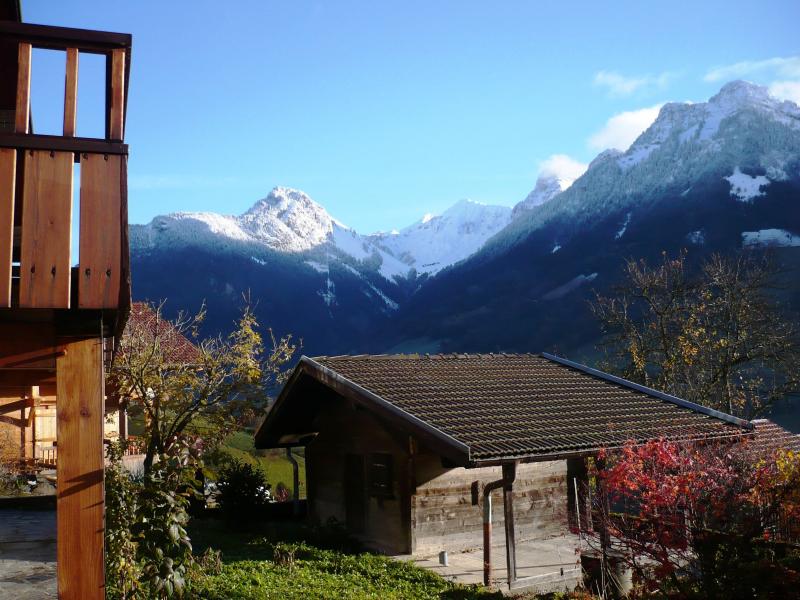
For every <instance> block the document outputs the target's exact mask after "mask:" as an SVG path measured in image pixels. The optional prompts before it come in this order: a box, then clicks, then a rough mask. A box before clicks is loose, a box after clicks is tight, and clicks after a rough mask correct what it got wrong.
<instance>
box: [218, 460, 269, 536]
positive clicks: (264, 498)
mask: <svg viewBox="0 0 800 600" xmlns="http://www.w3.org/2000/svg"><path fill="white" fill-rule="evenodd" d="M217 489H218V490H219V496H218V497H217V502H218V503H219V506H220V509H221V510H222V514H223V515H224V517H225V519H226V521H227V522H228V523H229V524H230V525H231V526H233V527H236V528H244V527H247V526H248V525H250V523H251V522H252V520H253V519H257V518H258V517H259V516H260V514H259V512H260V511H261V510H262V509H263V508H264V507H265V506H266V505H267V504H269V502H270V494H269V484H268V483H267V479H266V477H265V476H264V473H263V472H262V471H261V469H259V468H258V467H254V466H253V465H251V464H249V463H244V462H240V461H238V460H234V461H232V462H231V463H229V464H228V465H226V466H225V467H224V468H223V469H222V472H221V473H220V475H219V480H218V481H217Z"/></svg>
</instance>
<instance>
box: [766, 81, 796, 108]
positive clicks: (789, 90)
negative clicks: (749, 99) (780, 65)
mask: <svg viewBox="0 0 800 600" xmlns="http://www.w3.org/2000/svg"><path fill="white" fill-rule="evenodd" d="M769 93H770V95H772V96H775V97H776V98H780V99H781V100H791V101H792V102H794V103H795V104H797V105H798V106H800V81H773V82H772V83H771V84H770V86H769Z"/></svg>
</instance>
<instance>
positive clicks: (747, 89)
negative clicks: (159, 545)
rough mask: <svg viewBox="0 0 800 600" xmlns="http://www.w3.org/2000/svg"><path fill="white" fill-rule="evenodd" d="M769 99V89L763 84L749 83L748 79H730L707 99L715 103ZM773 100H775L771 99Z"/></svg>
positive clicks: (763, 100) (741, 102) (743, 102)
mask: <svg viewBox="0 0 800 600" xmlns="http://www.w3.org/2000/svg"><path fill="white" fill-rule="evenodd" d="M770 99H771V97H770V95H769V91H767V88H766V87H764V86H760V85H756V84H755V83H750V82H749V81H742V80H741V79H737V80H736V81H730V82H728V83H726V84H725V85H723V86H722V87H721V88H720V90H719V92H717V93H716V94H715V95H714V96H712V97H711V98H710V99H709V101H708V102H709V104H715V103H719V102H723V101H731V100H733V101H736V102H738V103H740V104H747V103H752V102H765V101H769V100H770ZM773 102H776V101H775V100H773Z"/></svg>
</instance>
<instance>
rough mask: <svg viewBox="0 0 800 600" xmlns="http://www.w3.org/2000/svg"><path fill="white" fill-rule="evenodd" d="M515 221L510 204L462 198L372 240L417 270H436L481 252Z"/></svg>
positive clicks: (421, 271)
mask: <svg viewBox="0 0 800 600" xmlns="http://www.w3.org/2000/svg"><path fill="white" fill-rule="evenodd" d="M510 221H511V209H510V208H509V207H507V206H491V205H487V204H480V203H478V202H473V201H472V200H461V201H460V202H458V203H456V204H454V205H453V206H451V207H450V208H448V209H447V210H446V211H444V212H443V213H442V214H441V215H425V216H424V217H423V218H422V219H420V220H419V221H417V222H416V223H414V224H413V225H409V226H408V227H406V228H405V229H401V230H400V231H392V232H391V233H376V234H373V235H371V236H369V240H370V241H371V242H373V243H375V244H376V245H377V246H378V247H380V248H381V249H383V250H385V251H386V252H387V253H389V254H390V255H392V256H393V257H395V258H397V259H399V260H401V261H403V262H404V263H405V264H407V265H409V267H412V268H414V269H415V270H416V271H417V273H420V274H422V273H427V274H431V275H433V274H436V273H438V272H439V271H441V270H442V269H443V268H445V267H448V266H450V265H453V264H455V263H457V262H459V261H461V260H464V259H465V258H467V257H469V256H471V255H472V254H474V253H475V252H477V251H478V250H479V249H480V248H481V247H482V246H483V244H484V243H486V240H488V239H489V238H490V237H492V236H493V235H494V234H495V233H497V232H498V231H500V230H501V229H503V228H504V227H505V226H506V225H508V223H509V222H510Z"/></svg>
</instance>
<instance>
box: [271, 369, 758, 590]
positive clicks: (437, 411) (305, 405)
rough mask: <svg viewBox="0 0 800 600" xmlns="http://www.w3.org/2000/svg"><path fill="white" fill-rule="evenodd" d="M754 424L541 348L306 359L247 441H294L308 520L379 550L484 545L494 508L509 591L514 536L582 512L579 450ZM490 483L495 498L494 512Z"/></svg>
mask: <svg viewBox="0 0 800 600" xmlns="http://www.w3.org/2000/svg"><path fill="white" fill-rule="evenodd" d="M751 429H752V426H751V425H750V424H749V423H748V422H746V421H743V420H741V419H737V418H735V417H732V416H730V415H726V414H723V413H720V412H717V411H714V410H711V409H709V408H706V407H702V406H698V405H696V404H692V403H690V402H686V401H684V400H681V399H679V398H675V397H673V396H669V395H666V394H663V393H660V392H657V391H655V390H652V389H649V388H646V387H643V386H640V385H637V384H634V383H631V382H628V381H625V380H623V379H619V378H617V377H613V376H611V375H608V374H606V373H602V372H600V371H596V370H594V369H591V368H588V367H585V366H583V365H579V364H576V363H573V362H570V361H567V360H564V359H561V358H557V357H555V356H551V355H547V354H542V355H530V354H524V355H510V354H481V355H468V354H452V355H435V356H427V355H425V356H420V355H395V356H388V355H387V356H338V357H320V358H313V359H312V358H308V357H303V358H302V359H301V360H300V363H299V364H298V365H297V367H296V368H295V370H294V372H293V373H292V375H291V377H290V379H289V380H288V382H287V383H286V385H285V387H284V388H283V390H282V392H281V394H280V395H279V397H278V399H277V400H276V402H275V404H274V405H273V406H272V408H271V410H270V411H269V413H268V414H267V417H266V419H265V421H264V422H263V424H262V425H261V427H260V428H259V430H258V431H257V433H256V436H255V444H256V447H258V448H277V447H293V446H304V447H305V452H306V477H307V494H308V510H309V515H310V517H311V518H313V519H316V520H319V521H321V522H324V521H326V520H328V519H330V518H335V519H337V520H338V521H340V522H342V523H344V524H345V525H346V527H347V529H348V530H349V531H350V532H351V533H352V534H353V535H355V536H357V537H359V538H360V539H362V540H363V541H364V542H366V543H367V544H368V545H370V546H372V547H373V548H375V549H378V550H381V551H383V552H387V553H391V554H415V555H429V554H434V553H436V552H439V551H449V552H456V551H459V550H465V549H468V548H476V547H481V546H482V545H483V546H484V550H485V551H486V549H487V548H486V546H487V544H485V543H484V538H483V532H484V526H485V525H486V524H487V521H488V520H489V519H488V517H489V516H490V515H491V516H492V519H493V520H494V521H495V523H496V524H497V523H499V524H501V525H502V526H503V527H505V530H506V547H507V555H508V556H509V557H510V558H509V559H508V564H507V569H508V579H509V584H510V586H511V587H513V586H514V585H516V584H517V583H518V582H517V581H516V574H515V573H516V563H515V560H514V550H515V542H516V541H519V540H525V539H530V538H534V537H543V536H548V535H555V534H559V533H563V532H564V531H565V530H566V528H567V526H568V521H569V520H573V521H574V520H576V519H578V518H580V517H579V514H584V515H585V514H586V513H585V512H583V511H584V510H585V506H581V505H582V504H584V503H585V499H583V498H580V497H578V495H577V494H576V493H575V488H574V483H575V482H576V480H581V479H583V478H585V477H586V464H585V459H586V457H588V456H592V455H594V454H596V453H597V452H598V451H599V450H600V449H601V448H615V447H620V446H622V445H623V444H625V443H626V442H628V441H629V440H635V441H639V442H644V441H646V440H651V439H658V438H667V439H670V440H675V441H692V440H701V439H720V438H731V437H735V436H740V435H742V434H743V433H747V432H749V431H750V430H751ZM579 487H582V486H579ZM494 489H497V490H499V489H502V490H503V496H504V501H503V502H502V503H498V505H497V506H495V507H494V508H493V509H491V512H490V510H489V508H490V506H491V492H492V490H494ZM487 539H489V540H491V537H489V538H487ZM490 545H491V544H488V546H490ZM487 577H488V576H487Z"/></svg>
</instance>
